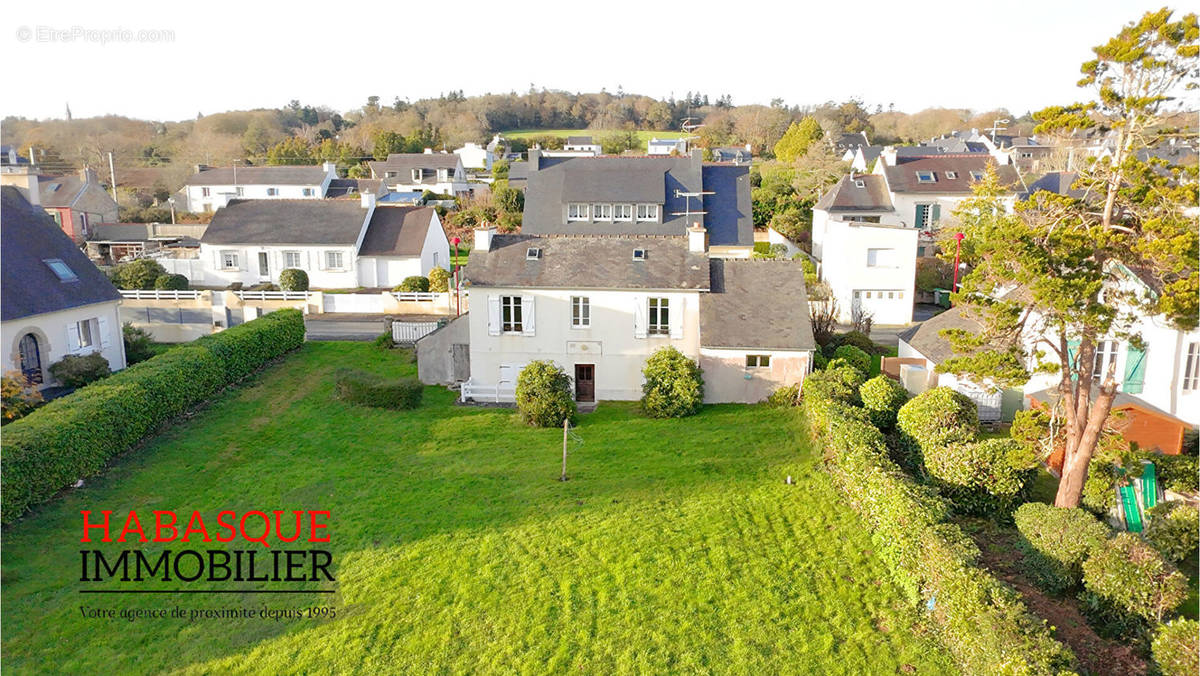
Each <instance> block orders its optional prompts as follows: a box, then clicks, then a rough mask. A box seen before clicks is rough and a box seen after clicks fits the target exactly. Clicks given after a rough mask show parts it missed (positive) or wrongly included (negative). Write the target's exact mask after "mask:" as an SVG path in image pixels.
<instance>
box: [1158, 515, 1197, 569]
mask: <svg viewBox="0 0 1200 676" xmlns="http://www.w3.org/2000/svg"><path fill="white" fill-rule="evenodd" d="M1146 540H1147V541H1148V542H1149V543H1150V544H1152V545H1154V548H1155V549H1157V550H1158V551H1159V553H1161V554H1162V555H1163V556H1165V557H1166V558H1167V559H1168V560H1169V561H1174V562H1176V563H1179V562H1180V561H1183V560H1184V559H1186V558H1187V557H1188V555H1189V554H1192V553H1193V552H1195V551H1196V548H1197V547H1200V509H1197V508H1196V506H1195V505H1189V504H1187V503H1184V502H1180V501H1178V500H1172V501H1170V502H1164V503H1162V504H1160V505H1158V506H1156V507H1154V508H1153V509H1151V510H1150V524H1149V525H1148V526H1147V527H1146Z"/></svg>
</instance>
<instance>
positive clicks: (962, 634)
mask: <svg viewBox="0 0 1200 676" xmlns="http://www.w3.org/2000/svg"><path fill="white" fill-rule="evenodd" d="M815 375H816V374H813V376H815ZM813 376H809V378H810V379H811V378H812V377H813ZM834 389H835V388H831V387H829V386H828V385H827V384H821V385H818V386H816V387H812V388H810V387H809V386H808V383H807V382H806V383H805V388H804V401H803V405H804V411H805V415H806V416H809V418H808V424H809V425H810V427H811V428H812V430H813V433H814V434H813V437H814V439H815V440H818V441H820V442H822V443H823V444H824V449H825V454H826V464H827V467H828V469H829V472H830V474H831V475H832V476H833V479H834V482H835V483H836V484H837V485H838V487H839V488H840V489H841V490H842V491H843V492H844V494H845V495H846V497H847V500H848V502H849V503H850V505H851V506H852V507H853V508H854V509H855V511H857V512H858V513H859V514H860V515H861V516H862V518H863V519H864V521H866V523H867V524H868V525H869V526H870V527H871V537H872V540H873V541H874V543H875V546H876V550H877V552H878V554H879V556H880V557H881V558H882V559H883V560H884V561H885V562H886V563H887V564H888V569H889V570H890V571H891V572H892V575H893V576H894V577H895V579H896V581H897V583H899V584H900V586H901V587H902V588H903V589H904V590H905V592H906V593H907V594H908V595H909V596H910V598H912V599H913V600H914V601H924V602H925V604H926V608H928V609H929V611H930V616H931V618H932V619H933V621H934V623H935V624H936V626H937V628H938V630H939V633H940V635H941V638H942V643H943V644H944V645H945V647H946V649H947V650H948V651H949V652H950V654H951V655H952V656H953V657H954V659H955V661H956V662H957V663H958V665H959V667H960V668H961V669H962V670H963V672H964V673H978V674H985V673H986V674H1014V675H1015V674H1021V675H1031V674H1037V675H1046V676H1049V675H1051V674H1059V673H1061V672H1062V671H1064V670H1067V669H1070V668H1071V667H1072V665H1073V663H1074V656H1073V655H1072V653H1071V651H1070V650H1069V649H1067V648H1066V646H1064V645H1062V644H1061V643H1059V642H1057V641H1055V640H1054V639H1053V638H1052V637H1051V635H1050V631H1049V629H1048V628H1047V627H1046V623H1045V622H1044V621H1043V620H1040V619H1038V618H1037V617H1035V616H1033V615H1032V614H1030V613H1029V612H1028V610H1027V609H1026V608H1025V605H1024V604H1023V603H1022V602H1021V600H1020V597H1019V596H1018V595H1017V593H1016V592H1015V591H1013V590H1012V589H1011V588H1009V587H1007V586H1005V585H1004V584H1002V583H1001V582H1000V581H998V580H997V579H995V578H994V577H992V576H991V575H989V574H988V573H987V572H985V571H984V570H982V569H980V568H979V567H978V566H977V565H976V562H977V559H978V557H979V551H978V549H977V548H976V547H975V545H974V543H972V542H971V540H970V538H968V537H967V536H966V535H965V534H964V533H963V532H962V530H960V529H959V528H958V527H957V526H955V525H953V524H950V523H947V522H946V521H945V519H946V517H947V515H948V512H949V509H948V506H947V505H946V503H945V502H944V501H943V500H942V499H941V498H940V497H938V495H937V494H936V493H935V492H934V491H933V490H932V489H931V488H929V487H927V486H923V485H921V484H919V483H917V482H916V481H914V480H913V479H912V478H911V477H909V476H908V475H907V474H905V473H904V471H903V470H901V469H900V468H899V467H898V466H897V465H896V464H895V463H894V462H892V461H891V460H890V459H889V458H888V456H887V450H888V449H887V444H886V443H885V439H884V436H883V434H882V433H881V432H880V431H879V430H878V429H876V428H875V427H874V426H873V425H871V424H870V422H869V419H868V418H867V414H866V412H865V411H863V409H861V408H857V407H855V406H852V405H851V404H850V403H848V402H846V401H845V400H844V399H841V398H838V397H837V396H829V392H830V391H831V390H834ZM814 416H815V418H816V419H815V420H814Z"/></svg>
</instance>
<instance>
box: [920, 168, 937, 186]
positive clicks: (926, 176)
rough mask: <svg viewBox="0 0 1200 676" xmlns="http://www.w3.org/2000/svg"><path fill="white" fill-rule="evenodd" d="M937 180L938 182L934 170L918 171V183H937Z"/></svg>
mask: <svg viewBox="0 0 1200 676" xmlns="http://www.w3.org/2000/svg"><path fill="white" fill-rule="evenodd" d="M936 182H937V177H935V176H934V175H933V172H932V171H918V172H917V183H936Z"/></svg>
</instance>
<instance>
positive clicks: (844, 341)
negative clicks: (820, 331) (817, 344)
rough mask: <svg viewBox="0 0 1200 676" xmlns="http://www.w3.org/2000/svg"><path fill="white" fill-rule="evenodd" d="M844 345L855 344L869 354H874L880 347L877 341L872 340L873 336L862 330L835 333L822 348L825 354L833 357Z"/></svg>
mask: <svg viewBox="0 0 1200 676" xmlns="http://www.w3.org/2000/svg"><path fill="white" fill-rule="evenodd" d="M843 345H853V346H854V347H857V348H858V349H860V350H862V351H863V352H866V353H867V354H874V353H875V352H876V350H877V349H878V348H877V347H876V346H875V341H873V340H871V337H870V336H868V335H867V334H865V333H863V332H862V331H847V332H845V333H837V334H834V335H833V337H832V338H830V340H829V342H828V343H827V344H826V345H825V347H823V348H822V349H823V350H824V351H825V356H826V357H829V358H830V359H832V358H833V357H834V356H835V354H834V353H835V352H837V349H838V348H839V347H841V346H843Z"/></svg>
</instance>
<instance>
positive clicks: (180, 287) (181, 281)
mask: <svg viewBox="0 0 1200 676" xmlns="http://www.w3.org/2000/svg"><path fill="white" fill-rule="evenodd" d="M154 288H156V289H159V290H162V291H187V288H188V278H187V277H184V276H183V275H159V276H158V279H155V280H154Z"/></svg>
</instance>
